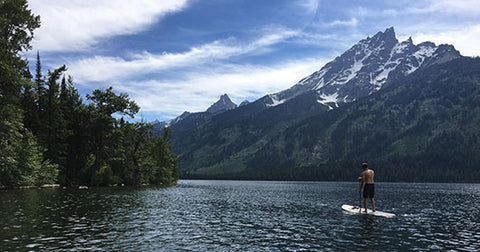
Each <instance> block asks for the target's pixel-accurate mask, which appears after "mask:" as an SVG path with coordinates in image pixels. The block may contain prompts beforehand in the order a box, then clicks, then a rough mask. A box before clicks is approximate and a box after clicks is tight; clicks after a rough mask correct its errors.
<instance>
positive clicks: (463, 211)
mask: <svg viewBox="0 0 480 252" xmlns="http://www.w3.org/2000/svg"><path fill="white" fill-rule="evenodd" d="M376 188H377V194H376V197H377V207H378V208H381V209H382V210H385V211H389V212H394V213H396V217H394V218H382V217H376V216H366V215H355V214H354V215H351V214H346V213H344V212H342V211H341V209H340V206H341V205H342V204H345V203H346V204H358V198H357V197H358V192H357V190H358V184H356V183H333V182H318V183H313V182H300V183H297V182H261V181H257V182H248V181H181V182H180V183H179V185H178V186H176V187H172V188H155V187H151V188H92V189H89V190H70V189H68V190H15V191H3V192H2V193H1V194H0V202H1V203H2V204H1V205H0V223H1V224H0V230H2V232H0V241H2V250H5V251H23V250H57V251H66V250H94V251H95V250H108V251H111V250H112V251H118V250H120V251H124V250H138V251H158V250H160V251H172V250H182V251H212V250H213V251H219V250H220V251H247V250H248V251H339V250H348V251H365V250H373V251H392V250H394V251H399V250H415V251H432V250H433V251H438V250H440V251H444V250H465V251H478V250H480V209H479V207H478V204H477V203H478V202H480V201H479V200H480V185H474V184H472V185H463V184H447V185H445V184H387V183H379V184H378V185H377V187H376Z"/></svg>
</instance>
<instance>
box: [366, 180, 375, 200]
mask: <svg viewBox="0 0 480 252" xmlns="http://www.w3.org/2000/svg"><path fill="white" fill-rule="evenodd" d="M373 196H375V184H365V187H364V188H363V197H364V198H370V199H373Z"/></svg>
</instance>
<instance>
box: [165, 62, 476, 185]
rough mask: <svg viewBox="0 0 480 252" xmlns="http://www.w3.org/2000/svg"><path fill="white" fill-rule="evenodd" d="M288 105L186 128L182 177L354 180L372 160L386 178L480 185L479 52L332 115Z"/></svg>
mask: <svg viewBox="0 0 480 252" xmlns="http://www.w3.org/2000/svg"><path fill="white" fill-rule="evenodd" d="M305 100H308V99H305ZM289 105H290V104H288V102H286V103H284V104H281V105H279V106H277V107H275V109H278V110H281V111H283V112H284V113H283V114H282V115H283V118H285V119H284V120H278V121H275V120H276V119H277V118H279V116H278V115H277V113H275V111H272V110H270V109H269V110H265V111H263V112H261V113H260V114H259V115H253V116H251V118H247V119H239V120H234V119H230V120H224V118H225V117H227V116H231V117H233V116H234V115H236V114H234V113H235V112H236V111H232V112H226V113H224V114H221V115H218V116H216V117H214V118H213V119H212V120H211V122H210V123H208V124H204V125H202V126H201V127H198V128H197V129H196V131H195V132H193V133H191V134H186V133H182V132H177V134H176V136H175V137H174V139H173V141H172V143H173V147H174V150H176V151H177V153H182V151H183V152H184V153H182V156H181V159H180V160H179V163H180V167H181V168H182V169H181V172H182V174H181V175H182V176H183V177H186V178H217V179H225V178H228V179H262V180H320V181H328V180H333V181H338V180H347V181H349V180H350V181H351V180H352V179H356V178H357V177H358V174H359V173H360V172H361V171H362V169H361V166H360V165H361V163H362V162H368V163H369V166H370V167H371V168H373V169H374V170H375V171H376V178H377V179H378V180H379V181H403V182H474V183H478V182H479V181H480V169H479V165H478V164H479V163H480V134H479V125H480V58H469V57H462V58H459V59H455V60H452V61H449V62H446V63H442V64H435V65H432V66H430V67H428V68H425V69H423V70H420V71H417V72H415V73H412V74H411V75H410V76H408V77H406V78H404V79H401V80H398V81H396V82H393V83H390V84H389V86H386V87H385V88H382V89H381V90H380V91H378V92H376V93H373V94H372V95H370V96H367V97H365V98H362V99H359V100H358V101H356V102H353V103H349V104H345V105H343V106H342V107H339V108H337V109H334V110H330V111H327V110H325V109H324V110H321V109H317V108H316V107H315V106H320V105H318V103H317V104H316V105H315V102H312V104H306V105H304V106H302V109H301V110H299V111H298V112H297V113H296V115H295V116H293V117H292V118H289V117H288V116H287V115H289V113H288V111H289V110H288V107H287V106H289ZM240 109H242V108H240ZM310 113H314V114H315V115H311V114H310ZM302 117H303V118H302ZM237 118H238V117H237ZM259 118H260V119H259ZM178 134H181V135H180V136H178ZM177 138H178V139H177ZM192 143H195V144H196V145H194V144H192ZM177 145H178V146H177ZM192 146H193V147H192ZM185 167H186V168H189V169H184V168H185Z"/></svg>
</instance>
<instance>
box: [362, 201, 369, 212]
mask: <svg viewBox="0 0 480 252" xmlns="http://www.w3.org/2000/svg"><path fill="white" fill-rule="evenodd" d="M367 204H368V203H367V198H363V207H364V209H365V213H366V212H367Z"/></svg>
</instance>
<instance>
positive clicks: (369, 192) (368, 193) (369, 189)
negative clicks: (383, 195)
mask: <svg viewBox="0 0 480 252" xmlns="http://www.w3.org/2000/svg"><path fill="white" fill-rule="evenodd" d="M362 168H363V172H362V176H361V177H359V178H358V179H360V180H361V181H362V182H361V183H360V190H359V193H360V195H361V194H362V187H363V185H364V184H365V187H364V188H363V206H364V207H365V213H366V212H367V206H368V204H367V198H370V202H371V203H372V211H373V212H375V200H374V199H373V196H374V195H375V184H374V181H373V176H374V175H375V172H373V171H372V170H371V169H368V164H367V163H363V164H362Z"/></svg>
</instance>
